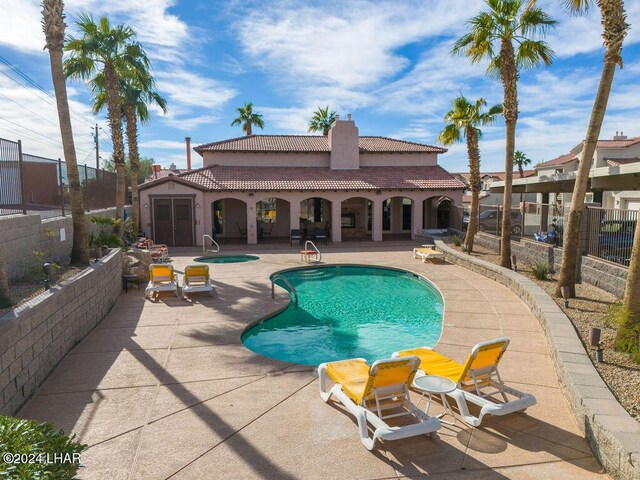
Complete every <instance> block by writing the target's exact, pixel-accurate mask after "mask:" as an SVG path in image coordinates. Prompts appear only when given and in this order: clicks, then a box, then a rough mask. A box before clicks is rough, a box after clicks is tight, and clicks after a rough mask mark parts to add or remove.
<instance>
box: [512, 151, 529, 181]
mask: <svg viewBox="0 0 640 480" xmlns="http://www.w3.org/2000/svg"><path fill="white" fill-rule="evenodd" d="M527 165H531V159H530V158H527V156H526V155H525V154H524V152H523V151H522V150H516V151H515V152H514V153H513V166H514V167H516V168H517V169H518V174H519V175H520V178H524V167H526V166H527Z"/></svg>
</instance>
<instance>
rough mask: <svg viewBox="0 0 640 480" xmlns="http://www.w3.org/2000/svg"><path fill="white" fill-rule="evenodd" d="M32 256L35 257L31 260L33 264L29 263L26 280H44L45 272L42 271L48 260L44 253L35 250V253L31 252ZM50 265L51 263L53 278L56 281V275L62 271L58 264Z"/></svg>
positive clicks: (52, 263)
mask: <svg viewBox="0 0 640 480" xmlns="http://www.w3.org/2000/svg"><path fill="white" fill-rule="evenodd" d="M31 254H32V255H33V258H32V259H31V262H30V263H29V266H28V268H27V275H26V278H27V280H31V281H37V280H44V278H45V275H44V270H43V269H42V265H44V264H45V263H46V262H47V261H48V260H47V259H46V258H45V254H44V252H40V251H38V250H34V251H33V252H31ZM49 263H51V267H52V269H51V272H52V275H51V276H52V277H53V278H54V279H55V278H56V273H57V272H58V270H60V265H58V264H57V263H56V262H49Z"/></svg>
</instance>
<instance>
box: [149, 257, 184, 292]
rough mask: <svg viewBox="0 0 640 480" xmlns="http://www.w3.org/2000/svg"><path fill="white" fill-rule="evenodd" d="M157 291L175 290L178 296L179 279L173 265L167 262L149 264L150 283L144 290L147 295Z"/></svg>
mask: <svg viewBox="0 0 640 480" xmlns="http://www.w3.org/2000/svg"><path fill="white" fill-rule="evenodd" d="M156 292H173V294H174V295H175V296H176V297H177V296H178V280H177V279H176V274H175V272H174V271H173V266H172V265H170V264H166V263H152V264H151V265H149V284H148V285H147V288H145V290H144V295H145V297H146V296H147V295H148V294H149V293H151V294H154V293H156Z"/></svg>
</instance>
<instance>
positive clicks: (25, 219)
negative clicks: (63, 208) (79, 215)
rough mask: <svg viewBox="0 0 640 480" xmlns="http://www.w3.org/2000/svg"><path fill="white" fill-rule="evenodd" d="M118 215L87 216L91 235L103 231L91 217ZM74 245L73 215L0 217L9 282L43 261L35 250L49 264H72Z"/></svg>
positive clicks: (2, 252) (112, 212) (1, 250)
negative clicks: (70, 259) (52, 262)
mask: <svg viewBox="0 0 640 480" xmlns="http://www.w3.org/2000/svg"><path fill="white" fill-rule="evenodd" d="M115 213H116V209H115V208H109V209H105V210H97V211H94V212H91V213H87V214H86V217H87V222H88V227H89V233H94V234H98V232H99V231H100V229H99V227H98V226H97V225H95V224H93V223H91V222H89V218H91V217H93V216H97V215H101V216H107V217H115ZM62 229H64V231H63V230H62ZM72 243H73V221H72V219H71V215H67V216H65V217H52V218H45V219H43V218H42V217H41V216H40V215H38V214H29V215H5V216H1V217H0V255H2V260H3V261H4V268H5V271H6V273H7V277H8V278H9V282H14V281H16V280H19V279H21V278H22V277H24V276H26V275H28V273H29V270H30V269H31V268H32V266H33V265H34V263H38V262H39V260H38V259H37V258H36V257H35V256H34V254H33V252H34V251H38V252H42V253H44V255H45V258H44V260H45V261H55V262H58V263H62V264H66V263H69V257H70V256H71V247H72Z"/></svg>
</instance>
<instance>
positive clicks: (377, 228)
mask: <svg viewBox="0 0 640 480" xmlns="http://www.w3.org/2000/svg"><path fill="white" fill-rule="evenodd" d="M383 201H384V200H383V199H377V200H375V201H374V202H373V208H372V209H371V214H372V215H373V218H372V219H371V240H373V241H374V242H381V241H382V202H383Z"/></svg>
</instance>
